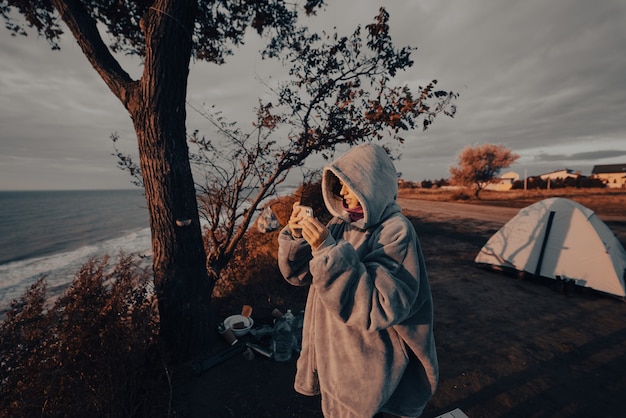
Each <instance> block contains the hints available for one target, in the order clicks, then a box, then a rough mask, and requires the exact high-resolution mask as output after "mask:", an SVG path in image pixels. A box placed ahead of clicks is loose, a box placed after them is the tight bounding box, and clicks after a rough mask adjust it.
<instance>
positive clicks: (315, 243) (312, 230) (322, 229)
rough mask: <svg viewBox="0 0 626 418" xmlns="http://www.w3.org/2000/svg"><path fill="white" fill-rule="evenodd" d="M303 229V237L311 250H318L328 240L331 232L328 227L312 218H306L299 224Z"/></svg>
mask: <svg viewBox="0 0 626 418" xmlns="http://www.w3.org/2000/svg"><path fill="white" fill-rule="evenodd" d="M298 226H299V227H300V228H302V237H304V239H305V240H306V242H308V243H309V245H310V246H311V248H313V249H317V248H318V247H319V246H320V245H322V243H323V242H324V241H325V240H326V238H328V235H329V234H330V231H328V228H326V225H324V224H323V223H321V222H320V221H318V220H317V218H313V217H310V216H307V217H304V218H302V219H301V220H300V222H299V223H298Z"/></svg>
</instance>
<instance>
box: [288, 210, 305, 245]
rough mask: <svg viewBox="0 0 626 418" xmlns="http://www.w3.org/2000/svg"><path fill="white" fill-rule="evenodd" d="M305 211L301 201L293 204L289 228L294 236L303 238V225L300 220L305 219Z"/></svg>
mask: <svg viewBox="0 0 626 418" xmlns="http://www.w3.org/2000/svg"><path fill="white" fill-rule="evenodd" d="M304 215H305V212H304V210H303V209H302V206H300V203H299V202H296V203H294V204H293V209H292V210H291V216H290V217H289V223H288V224H289V230H290V231H291V235H292V236H293V237H294V238H302V227H301V226H300V221H301V220H302V219H304Z"/></svg>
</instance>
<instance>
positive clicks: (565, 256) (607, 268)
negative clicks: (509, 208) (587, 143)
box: [475, 197, 626, 296]
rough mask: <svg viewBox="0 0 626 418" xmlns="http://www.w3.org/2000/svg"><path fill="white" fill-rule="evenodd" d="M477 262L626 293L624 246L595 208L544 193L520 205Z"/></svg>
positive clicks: (625, 253)
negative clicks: (536, 200) (538, 200)
mask: <svg viewBox="0 0 626 418" xmlns="http://www.w3.org/2000/svg"><path fill="white" fill-rule="evenodd" d="M475 262H476V263H478V264H479V265H488V266H491V267H496V268H502V269H514V270H517V271H524V272H526V273H530V274H531V275H534V276H538V277H547V278H552V279H557V278H560V279H564V280H573V281H574V282H575V283H576V284H577V285H579V286H585V287H589V288H592V289H595V290H598V291H601V292H605V293H610V294H613V295H617V296H626V288H625V286H624V282H625V280H626V251H624V247H622V245H621V243H620V242H619V240H618V239H617V237H616V236H615V234H614V233H613V232H612V231H611V230H610V229H609V228H608V227H607V226H606V224H605V223H604V222H602V220H601V219H600V218H598V217H597V216H596V215H595V214H594V212H593V211H592V210H590V209H588V208H586V207H584V206H582V205H581V204H579V203H576V202H574V201H572V200H569V199H563V198H558V197H554V198H550V199H545V200H542V201H540V202H537V203H535V204H533V205H531V206H528V207H526V208H524V209H522V210H520V211H519V213H518V214H517V215H516V216H515V217H513V218H512V219H511V220H510V221H509V222H507V223H506V224H505V225H504V226H503V227H502V228H500V230H499V231H498V232H496V233H495V234H494V235H493V236H492V237H491V238H490V239H489V241H487V243H486V244H485V245H484V246H483V248H482V249H481V250H480V252H479V253H478V255H477V256H476V259H475Z"/></svg>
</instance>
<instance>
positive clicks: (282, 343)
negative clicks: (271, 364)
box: [272, 310, 294, 361]
mask: <svg viewBox="0 0 626 418" xmlns="http://www.w3.org/2000/svg"><path fill="white" fill-rule="evenodd" d="M289 315H291V318H290V316H289ZM290 320H291V321H293V314H292V313H291V311H290V310H289V311H287V313H286V314H285V315H283V316H281V317H279V318H276V321H275V322H274V333H273V335H272V351H273V352H274V360H276V361H289V360H291V354H292V351H293V337H294V335H293V331H292V328H291V325H290V324H289V321H290Z"/></svg>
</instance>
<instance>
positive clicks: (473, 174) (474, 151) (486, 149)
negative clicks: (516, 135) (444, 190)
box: [450, 144, 519, 199]
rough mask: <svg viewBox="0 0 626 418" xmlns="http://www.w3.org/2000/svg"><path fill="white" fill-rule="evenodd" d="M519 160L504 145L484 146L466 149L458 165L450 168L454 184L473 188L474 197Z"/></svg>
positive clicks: (460, 155)
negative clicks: (503, 170) (502, 170)
mask: <svg viewBox="0 0 626 418" xmlns="http://www.w3.org/2000/svg"><path fill="white" fill-rule="evenodd" d="M518 158H519V155H518V154H515V153H513V152H512V151H511V150H509V149H508V148H506V147H505V146H504V145H494V144H482V145H475V146H471V145H470V146H467V147H465V148H464V149H463V150H462V151H461V152H460V153H459V155H458V157H457V165H456V166H453V167H450V180H451V182H452V183H453V184H457V185H462V186H467V187H473V188H474V196H475V197H476V198H477V199H478V198H479V193H480V191H481V190H482V189H484V188H485V186H487V185H488V184H489V183H492V182H493V181H494V180H495V179H496V175H497V174H498V173H499V172H500V170H501V169H503V168H506V167H509V166H510V165H511V164H513V163H514V162H515V161H516V160H517V159H518Z"/></svg>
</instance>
